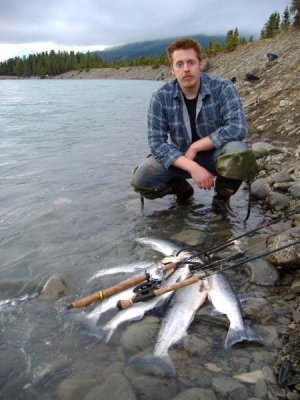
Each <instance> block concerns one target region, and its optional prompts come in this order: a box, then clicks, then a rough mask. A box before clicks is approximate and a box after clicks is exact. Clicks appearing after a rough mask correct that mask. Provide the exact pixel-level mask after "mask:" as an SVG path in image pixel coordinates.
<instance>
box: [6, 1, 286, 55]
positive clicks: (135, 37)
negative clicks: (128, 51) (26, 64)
mask: <svg viewBox="0 0 300 400" xmlns="http://www.w3.org/2000/svg"><path fill="white" fill-rule="evenodd" d="M290 4H291V0H184V1H176V0H0V10H1V11H0V61H4V60H7V59H8V58H11V57H16V56H21V57H22V56H23V55H26V56H27V55H28V54H32V53H38V52H42V51H50V50H55V51H58V50H66V51H71V50H74V51H83V52H85V51H88V50H90V51H92V50H103V49H104V48H105V47H113V46H117V45H122V44H127V43H134V42H140V41H144V40H155V39H163V38H169V37H177V36H188V35H192V34H207V35H214V34H226V33H227V32H228V30H230V29H235V28H236V27H237V28H238V30H239V32H240V33H241V34H243V35H245V36H246V35H249V36H250V35H253V36H254V37H255V38H258V37H259V34H260V31H261V29H262V28H263V26H264V24H265V23H266V22H267V21H268V19H269V17H270V15H271V14H272V13H273V12H274V11H278V12H279V13H280V15H282V13H283V11H284V9H285V7H286V6H290Z"/></svg>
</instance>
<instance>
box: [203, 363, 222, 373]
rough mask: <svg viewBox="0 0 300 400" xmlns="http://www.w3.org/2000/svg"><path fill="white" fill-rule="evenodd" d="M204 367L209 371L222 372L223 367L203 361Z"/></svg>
mask: <svg viewBox="0 0 300 400" xmlns="http://www.w3.org/2000/svg"><path fill="white" fill-rule="evenodd" d="M204 367H205V368H206V369H208V370H209V371H211V372H222V371H223V369H222V368H220V367H218V366H217V365H216V364H213V363H205V364H204Z"/></svg>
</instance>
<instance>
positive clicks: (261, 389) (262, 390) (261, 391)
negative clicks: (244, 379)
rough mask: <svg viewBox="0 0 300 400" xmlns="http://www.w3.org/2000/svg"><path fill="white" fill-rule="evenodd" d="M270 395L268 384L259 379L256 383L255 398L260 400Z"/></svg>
mask: <svg viewBox="0 0 300 400" xmlns="http://www.w3.org/2000/svg"><path fill="white" fill-rule="evenodd" d="M267 393H268V387H267V385H266V382H265V380H264V379H263V378H259V379H258V380H257V381H256V382H255V386H254V390H253V394H254V396H255V397H257V398H258V399H264V398H265V397H266V396H267Z"/></svg>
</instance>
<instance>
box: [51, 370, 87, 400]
mask: <svg viewBox="0 0 300 400" xmlns="http://www.w3.org/2000/svg"><path fill="white" fill-rule="evenodd" d="M94 386H95V380H94V379H91V378H87V377H83V378H82V377H81V376H78V375H76V376H74V377H72V378H69V379H66V380H64V381H63V382H62V383H61V384H60V385H59V387H58V390H57V393H58V398H59V399H60V400H73V399H74V398H78V399H82V398H83V397H84V396H85V395H86V394H87V393H88V392H89V390H90V388H91V387H94Z"/></svg>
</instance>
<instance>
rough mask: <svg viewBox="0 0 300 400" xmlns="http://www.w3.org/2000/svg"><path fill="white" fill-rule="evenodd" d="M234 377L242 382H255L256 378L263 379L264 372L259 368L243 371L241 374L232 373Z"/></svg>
mask: <svg viewBox="0 0 300 400" xmlns="http://www.w3.org/2000/svg"><path fill="white" fill-rule="evenodd" d="M233 377H234V379H236V380H237V381H239V382H243V383H255V382H257V381H258V379H264V373H263V371H261V370H256V371H251V372H245V373H243V374H237V375H233Z"/></svg>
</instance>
